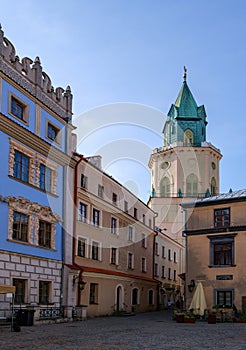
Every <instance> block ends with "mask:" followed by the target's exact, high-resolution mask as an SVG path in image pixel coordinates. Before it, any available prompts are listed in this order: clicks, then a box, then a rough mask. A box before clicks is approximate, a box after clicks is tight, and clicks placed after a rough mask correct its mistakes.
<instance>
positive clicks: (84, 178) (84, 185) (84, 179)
mask: <svg viewBox="0 0 246 350" xmlns="http://www.w3.org/2000/svg"><path fill="white" fill-rule="evenodd" d="M87 180H88V179H87V176H85V175H84V174H81V180H80V187H82V188H87V182H88V181H87Z"/></svg>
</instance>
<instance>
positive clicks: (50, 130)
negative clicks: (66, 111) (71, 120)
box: [47, 122, 60, 141]
mask: <svg viewBox="0 0 246 350" xmlns="http://www.w3.org/2000/svg"><path fill="white" fill-rule="evenodd" d="M59 131H60V130H59V129H58V128H57V127H56V126H54V125H53V124H51V123H49V122H48V125H47V137H48V139H50V140H52V141H57V136H58V133H59Z"/></svg>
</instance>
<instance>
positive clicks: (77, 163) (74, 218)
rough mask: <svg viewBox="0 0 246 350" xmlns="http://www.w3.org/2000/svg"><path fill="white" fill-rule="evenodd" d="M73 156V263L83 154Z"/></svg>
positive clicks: (78, 291) (78, 299)
mask: <svg viewBox="0 0 246 350" xmlns="http://www.w3.org/2000/svg"><path fill="white" fill-rule="evenodd" d="M74 155H75V156H77V157H79V160H78V161H77V162H76V165H75V169H74V173H75V174H74V190H73V192H74V193H73V198H74V199H73V201H74V203H73V205H74V211H73V249H72V251H73V260H72V261H73V265H75V255H76V222H77V201H78V191H77V189H78V167H79V164H80V163H81V162H82V160H83V159H84V156H83V155H82V154H78V153H74ZM81 280H82V270H81V269H80V271H79V281H81ZM77 305H80V289H79V288H77Z"/></svg>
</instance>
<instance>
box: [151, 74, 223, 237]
mask: <svg viewBox="0 0 246 350" xmlns="http://www.w3.org/2000/svg"><path fill="white" fill-rule="evenodd" d="M206 126H207V116H206V111H205V107H204V105H201V106H199V105H197V103H196V100H195V98H194V97H193V95H192V93H191V91H190V89H189V86H188V84H187V70H186V68H185V67H184V75H183V84H182V87H181V89H180V91H179V94H178V97H177V99H176V101H175V102H174V104H172V105H171V107H170V109H169V112H168V114H167V118H166V121H165V124H164V128H163V134H164V145H163V146H161V147H158V148H155V149H154V150H153V152H152V154H151V157H150V161H149V167H150V169H151V196H150V200H149V206H150V207H151V208H152V209H153V210H154V211H156V212H157V213H158V216H157V218H156V225H157V226H158V227H160V228H161V229H164V228H165V232H166V233H167V234H169V235H170V236H171V237H172V238H174V239H177V240H182V238H181V237H182V229H183V224H184V219H183V217H182V213H181V211H180V205H179V204H181V203H183V202H186V201H188V200H190V199H195V198H202V197H206V196H210V195H215V194H217V193H219V162H220V160H221V158H222V155H221V152H220V150H219V149H218V148H216V147H215V146H213V145H212V144H211V143H210V142H207V140H206Z"/></svg>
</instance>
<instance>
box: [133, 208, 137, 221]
mask: <svg viewBox="0 0 246 350" xmlns="http://www.w3.org/2000/svg"><path fill="white" fill-rule="evenodd" d="M133 215H134V218H135V219H137V218H138V210H137V208H134V210H133Z"/></svg>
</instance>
